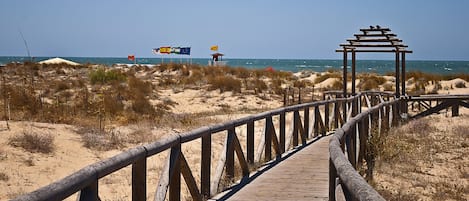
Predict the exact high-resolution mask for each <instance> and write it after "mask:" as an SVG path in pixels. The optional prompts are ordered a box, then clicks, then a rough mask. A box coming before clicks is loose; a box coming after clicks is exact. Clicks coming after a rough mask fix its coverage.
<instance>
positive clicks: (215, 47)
mask: <svg viewBox="0 0 469 201" xmlns="http://www.w3.org/2000/svg"><path fill="white" fill-rule="evenodd" d="M210 50H212V51H218V45H213V46H211V47H210Z"/></svg>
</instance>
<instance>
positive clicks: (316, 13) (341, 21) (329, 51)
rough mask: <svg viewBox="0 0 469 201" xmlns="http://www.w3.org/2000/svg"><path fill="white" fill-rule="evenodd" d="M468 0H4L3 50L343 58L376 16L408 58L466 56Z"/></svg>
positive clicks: (0, 16) (0, 5) (0, 19)
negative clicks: (166, 49)
mask: <svg viewBox="0 0 469 201" xmlns="http://www.w3.org/2000/svg"><path fill="white" fill-rule="evenodd" d="M468 8H469V1H466V0H448V1H437V0H411V1H409V0H393V1H384V0H354V1H350V0H329V1H324V0H323V1H321V0H292V1H285V0H270V1H267V0H237V1H215V0H198V1H189V0H179V1H167V0H166V1H163V0H151V1H150V0H137V1H124V0H113V1H96V0H80V1H63V0H41V1H34V0H14V1H0V27H1V29H0V56H27V50H26V47H25V44H24V41H23V39H22V37H21V34H23V37H24V39H25V41H26V43H27V46H28V48H29V50H30V52H31V55H32V56H36V57H38V56H62V57H127V55H129V54H135V55H136V57H160V56H158V55H153V54H152V52H151V50H152V48H155V47H160V46H181V47H183V46H189V47H191V48H192V49H191V57H193V58H207V57H209V55H210V54H211V51H210V46H212V45H218V46H219V51H220V52H222V53H224V54H225V58H266V59H341V58H342V54H340V53H336V52H335V49H337V48H339V44H340V43H344V42H345V40H346V39H347V38H351V37H352V36H353V34H355V33H358V32H359V29H360V28H366V27H369V26H370V25H380V26H382V27H389V28H390V29H391V30H392V31H393V32H394V33H396V34H397V37H398V38H400V39H402V40H403V42H404V43H405V44H406V45H408V46H409V48H408V49H410V50H413V51H414V53H413V54H410V55H408V56H407V57H406V58H407V59H410V60H466V61H468V60H469V48H468V45H469V37H468V34H469V24H468V20H469V12H467V9H468ZM357 58H358V59H394V56H393V54H383V53H365V54H357Z"/></svg>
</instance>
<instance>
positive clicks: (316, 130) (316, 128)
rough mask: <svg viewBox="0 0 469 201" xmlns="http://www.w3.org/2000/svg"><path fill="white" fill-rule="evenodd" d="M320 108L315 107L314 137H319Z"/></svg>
mask: <svg viewBox="0 0 469 201" xmlns="http://www.w3.org/2000/svg"><path fill="white" fill-rule="evenodd" d="M319 121H320V120H319V106H316V107H314V126H313V127H314V137H317V136H319Z"/></svg>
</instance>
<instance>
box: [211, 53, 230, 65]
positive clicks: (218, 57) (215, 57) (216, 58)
mask: <svg viewBox="0 0 469 201" xmlns="http://www.w3.org/2000/svg"><path fill="white" fill-rule="evenodd" d="M211 55H212V59H211V60H209V61H208V65H209V66H226V61H223V56H224V55H223V54H222V53H219V52H217V53H213V54H211Z"/></svg>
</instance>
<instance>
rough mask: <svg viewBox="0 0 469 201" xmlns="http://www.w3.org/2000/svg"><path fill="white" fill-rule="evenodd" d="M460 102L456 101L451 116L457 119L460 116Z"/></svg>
mask: <svg viewBox="0 0 469 201" xmlns="http://www.w3.org/2000/svg"><path fill="white" fill-rule="evenodd" d="M458 102H459V101H457V100H456V101H454V103H453V105H452V106H451V116H452V117H457V116H459V103H458Z"/></svg>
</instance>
